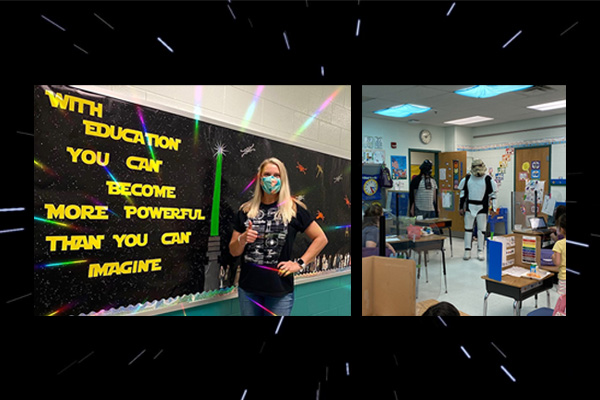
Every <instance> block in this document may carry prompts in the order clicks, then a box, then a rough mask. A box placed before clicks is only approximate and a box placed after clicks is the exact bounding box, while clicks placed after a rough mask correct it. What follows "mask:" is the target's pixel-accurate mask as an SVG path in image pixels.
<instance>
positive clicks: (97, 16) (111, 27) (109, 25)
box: [94, 13, 115, 31]
mask: <svg viewBox="0 0 600 400" xmlns="http://www.w3.org/2000/svg"><path fill="white" fill-rule="evenodd" d="M94 15H95V16H96V18H98V19H99V20H100V21H102V22H104V24H106V26H108V27H109V28H110V29H112V30H113V31H114V30H115V28H113V26H112V25H111V24H109V23H108V22H106V21H105V20H103V19H102V18H100V16H99V15H98V14H96V13H94Z"/></svg>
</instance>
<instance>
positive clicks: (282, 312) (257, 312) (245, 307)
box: [238, 287, 294, 316]
mask: <svg viewBox="0 0 600 400" xmlns="http://www.w3.org/2000/svg"><path fill="white" fill-rule="evenodd" d="M238 297H239V299H240V313H241V315H242V316H265V315H266V316H269V315H272V314H271V313H269V312H267V311H265V310H264V309H263V308H262V307H260V306H258V305H257V304H256V303H258V304H260V305H261V306H263V307H265V308H266V309H268V310H270V311H271V312H273V313H275V314H277V315H278V316H288V315H290V314H291V312H292V306H293V305H294V292H292V293H288V294H286V295H285V296H283V297H272V296H259V295H257V294H254V293H252V292H248V291H246V290H244V289H242V288H240V287H238ZM250 299H252V300H254V301H255V302H256V303H254V302H253V301H251V300H250Z"/></svg>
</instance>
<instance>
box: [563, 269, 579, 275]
mask: <svg viewBox="0 0 600 400" xmlns="http://www.w3.org/2000/svg"><path fill="white" fill-rule="evenodd" d="M566 270H567V271H568V272H570V273H572V274H575V275H581V273H579V272H577V271H573V270H572V269H570V268H566Z"/></svg>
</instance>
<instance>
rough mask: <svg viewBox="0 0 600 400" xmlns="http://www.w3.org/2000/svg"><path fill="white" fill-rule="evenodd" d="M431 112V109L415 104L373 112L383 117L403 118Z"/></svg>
mask: <svg viewBox="0 0 600 400" xmlns="http://www.w3.org/2000/svg"><path fill="white" fill-rule="evenodd" d="M429 110H431V107H426V106H420V105H417V104H401V105H398V106H394V107H390V108H385V109H383V110H377V111H374V113H375V114H378V115H383V116H385V117H394V118H405V117H408V116H410V115H413V114H420V113H424V112H427V111H429Z"/></svg>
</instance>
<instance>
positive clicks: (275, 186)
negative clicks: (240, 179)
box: [261, 176, 281, 194]
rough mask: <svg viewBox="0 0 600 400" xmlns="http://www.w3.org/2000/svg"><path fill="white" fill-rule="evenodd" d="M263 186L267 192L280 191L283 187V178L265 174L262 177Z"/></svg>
mask: <svg viewBox="0 0 600 400" xmlns="http://www.w3.org/2000/svg"><path fill="white" fill-rule="evenodd" d="M261 186H262V188H263V190H264V191H265V193H267V194H274V193H279V189H281V180H280V179H279V178H276V177H274V176H265V177H263V178H262V183H261Z"/></svg>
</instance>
